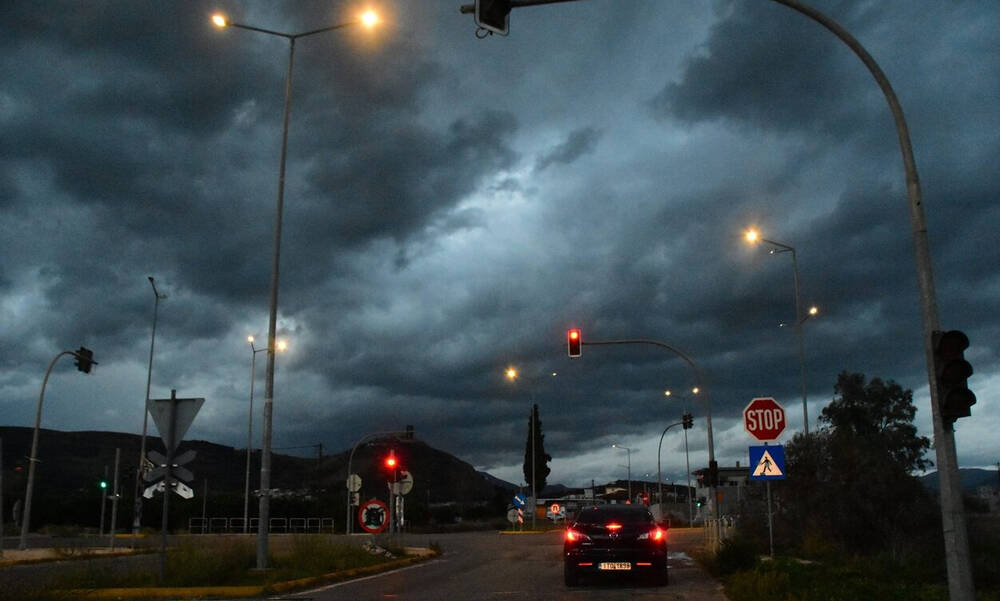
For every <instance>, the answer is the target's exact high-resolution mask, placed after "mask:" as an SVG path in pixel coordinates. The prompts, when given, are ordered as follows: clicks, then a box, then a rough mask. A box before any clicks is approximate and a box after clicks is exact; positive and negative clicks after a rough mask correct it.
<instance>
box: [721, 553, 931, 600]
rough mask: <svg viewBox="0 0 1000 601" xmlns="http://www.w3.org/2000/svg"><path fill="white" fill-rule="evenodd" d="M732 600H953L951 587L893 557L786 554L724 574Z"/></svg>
mask: <svg viewBox="0 0 1000 601" xmlns="http://www.w3.org/2000/svg"><path fill="white" fill-rule="evenodd" d="M723 582H724V584H725V587H726V596H728V597H729V599H730V601H757V600H759V599H768V600H771V601H870V600H871V599H879V601H947V599H948V589H947V586H945V585H944V584H942V583H940V582H931V581H926V580H922V579H920V578H915V577H914V574H913V573H912V571H910V570H905V569H901V567H900V566H898V565H896V564H893V563H891V562H888V561H880V560H873V559H871V558H859V559H852V560H847V561H840V562H837V563H829V562H823V563H809V564H804V563H802V562H799V561H796V560H794V559H788V558H780V559H776V560H774V561H769V562H762V563H761V564H759V565H758V566H757V567H756V568H754V569H752V570H746V571H740V572H736V573H733V574H730V575H729V576H725V577H723Z"/></svg>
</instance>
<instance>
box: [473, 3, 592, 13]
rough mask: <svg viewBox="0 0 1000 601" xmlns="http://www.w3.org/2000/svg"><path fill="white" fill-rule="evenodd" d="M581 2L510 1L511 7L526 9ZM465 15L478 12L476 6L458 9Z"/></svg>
mask: <svg viewBox="0 0 1000 601" xmlns="http://www.w3.org/2000/svg"><path fill="white" fill-rule="evenodd" d="M578 1H579V0H510V1H509V4H510V7H511V8H512V9H513V8H524V7H525V6H540V5H542V4H559V3H561V2H578ZM458 10H459V12H460V13H461V14H463V15H471V14H472V13H474V12H476V5H475V4H463V5H461V6H460V7H459V8H458Z"/></svg>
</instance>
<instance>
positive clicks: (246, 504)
mask: <svg viewBox="0 0 1000 601" xmlns="http://www.w3.org/2000/svg"><path fill="white" fill-rule="evenodd" d="M253 341H254V337H253V336H247V342H248V343H250V411H249V415H250V417H249V418H248V419H247V474H246V483H245V484H244V486H243V534H246V533H247V531H248V528H249V524H250V454H251V451H252V450H253V385H254V382H255V381H256V379H257V378H256V372H257V353H262V352H264V351H266V350H267V349H266V348H256V347H254V345H253ZM286 348H287V345H286V344H285V342H284V341H283V340H281V341H279V342H278V350H279V351H284V350H285V349H286Z"/></svg>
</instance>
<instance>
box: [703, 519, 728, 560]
mask: <svg viewBox="0 0 1000 601" xmlns="http://www.w3.org/2000/svg"><path fill="white" fill-rule="evenodd" d="M735 530H736V518H735V517H733V516H731V515H727V516H723V517H721V518H719V519H717V520H715V519H711V520H705V547H706V548H707V549H709V550H711V551H713V552H714V551H717V550H718V549H719V545H721V544H722V541H724V540H727V539H728V538H729V537H730V536H732V535H733V532H734V531H735Z"/></svg>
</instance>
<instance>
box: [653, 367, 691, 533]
mask: <svg viewBox="0 0 1000 601" xmlns="http://www.w3.org/2000/svg"><path fill="white" fill-rule="evenodd" d="M700 390H701V389H700V388H698V387H697V386H695V387H694V388H692V389H691V394H698V392H699V391H700ZM672 394H673V393H671V392H670V391H669V390H664V391H663V396H665V397H668V398H669V397H670V396H672ZM681 398H683V399H684V400H685V401H687V400H688V399H687V397H686V396H682V397H681ZM684 411H685V412H686V411H687V407H686V406H685V407H684ZM683 430H684V463H685V466H686V468H687V490H686V491H685V492H686V494H687V498H688V526H691V525H692V524H694V500H693V499H692V498H691V455H690V454H689V453H688V431H687V428H683ZM663 433H664V434H666V433H667V431H666V430H664V431H663ZM662 443H663V435H662V434H661V435H660V444H662ZM656 461H657V464H659V461H660V452H659V451H657V452H656ZM660 487H661V488H662V487H663V482H660ZM661 494H662V493H661Z"/></svg>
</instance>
